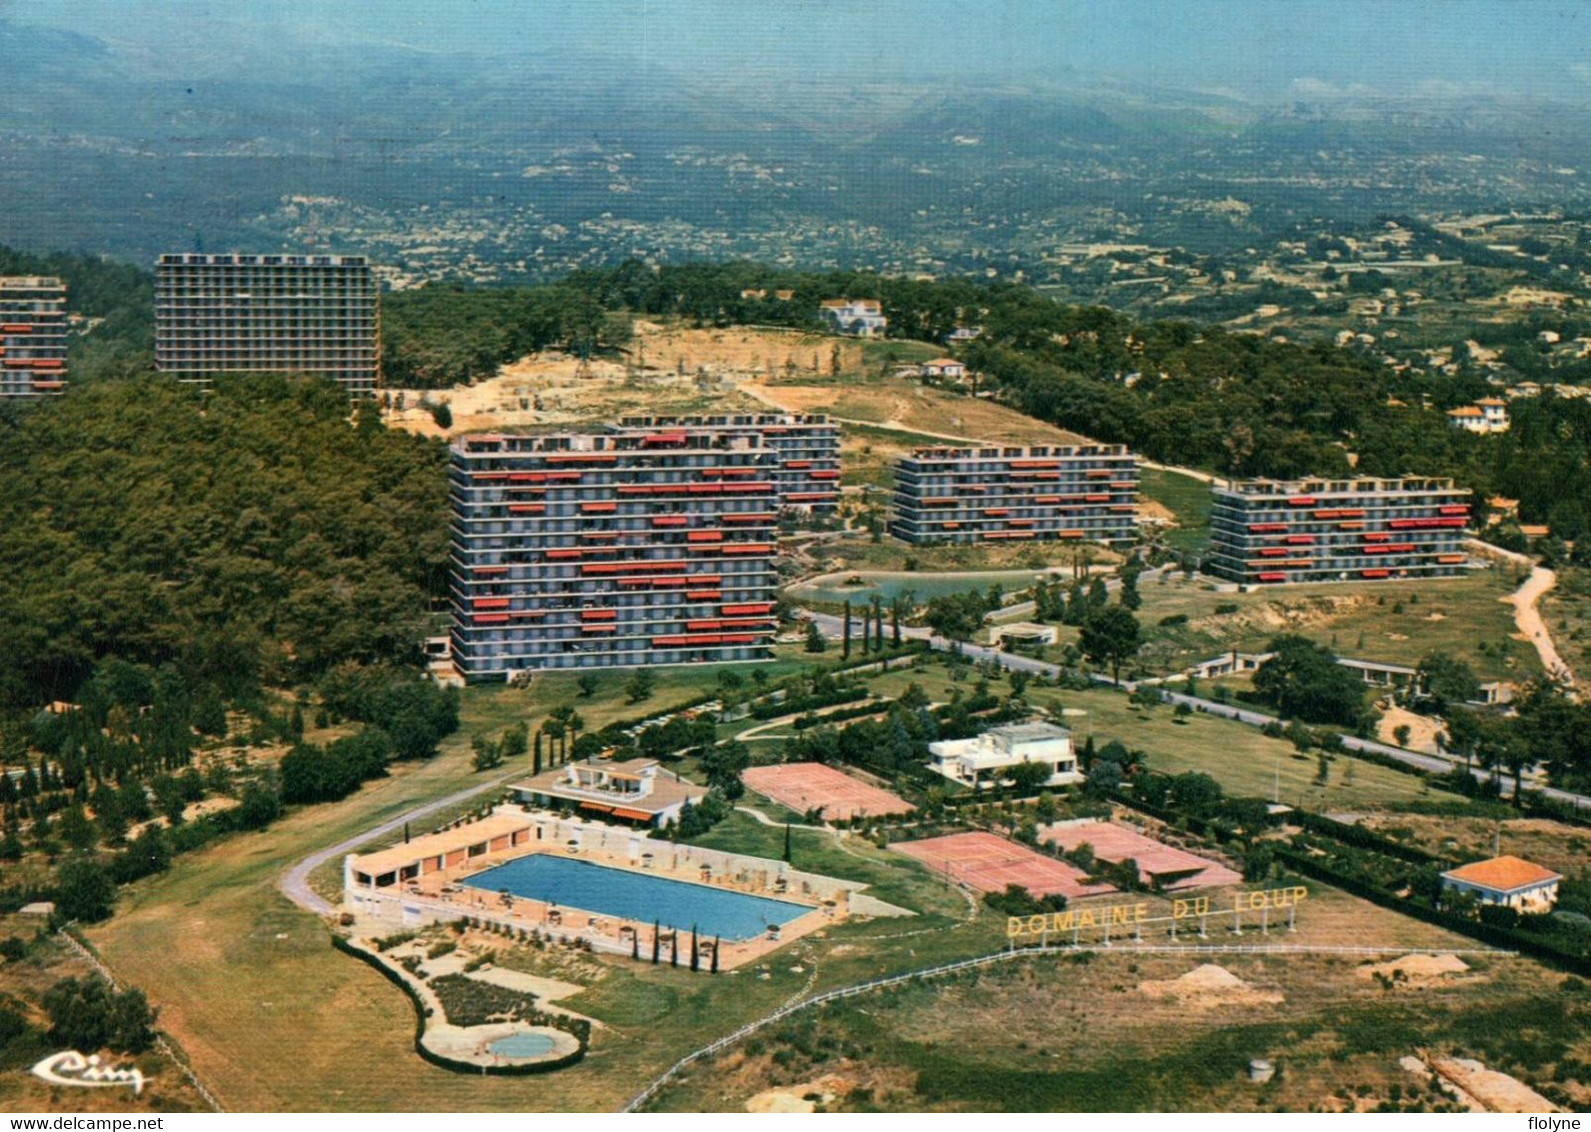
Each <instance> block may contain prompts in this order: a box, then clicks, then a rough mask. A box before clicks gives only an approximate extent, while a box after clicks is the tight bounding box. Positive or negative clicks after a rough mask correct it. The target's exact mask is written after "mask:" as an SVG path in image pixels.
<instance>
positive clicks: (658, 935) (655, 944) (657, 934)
mask: <svg viewBox="0 0 1591 1132" xmlns="http://www.w3.org/2000/svg"><path fill="white" fill-rule="evenodd" d="M660 928H661V925H660V924H659V923H658V922H657V921H656V920H653V921H652V966H654V967H656V966H657V959H658V948H659V947H660V946H662V943H661V941H662V932H661V930H660Z"/></svg>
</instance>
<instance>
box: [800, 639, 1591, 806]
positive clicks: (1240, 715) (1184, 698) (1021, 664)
mask: <svg viewBox="0 0 1591 1132" xmlns="http://www.w3.org/2000/svg"><path fill="white" fill-rule="evenodd" d="M808 615H809V616H810V617H811V618H812V619H813V620H814V621H816V622H817V623H818V628H819V629H821V630H822V631H823V632H824V633H825V634H826V635H828V636H830V637H836V636H838V635H839V634H840V633H841V632H842V631H843V625H842V624H841V622H842V619H841V618H839V617H835V616H833V615H832V614H826V613H814V612H811V611H808ZM861 624H862V623H861V621H860V619H854V618H853V633H855V634H857V635H859V634H860V631H861ZM901 632H902V634H903V635H904V636H907V637H910V638H912V639H913V640H926V641H927V642H928V643H929V646H930V647H931V648H934V649H936V650H939V651H941V652H949V651H951V650H952V649H954V648H958V647H959V649H960V650H961V655H963V656H965V657H967V658H968V659H970V660H975V661H989V660H993V661H995V662H997V663H999V664H1001V665H1004V666H1005V667H1006V668H1010V669H1015V670H1017V671H1019V672H1031V673H1033V674H1035V675H1041V676H1050V677H1054V676H1058V675H1060V672H1061V669H1060V666H1059V665H1054V664H1050V663H1048V662H1047V661H1042V660H1035V659H1034V658H1032V657H1027V656H1017V655H1014V654H1012V653H1004V652H998V651H996V650H994V649H989V648H984V647H983V646H982V645H973V644H967V643H961V644H960V645H957V644H956V643H955V642H953V641H950V640H948V639H946V638H944V637H938V636H934V635H933V633H932V631H931V630H929V629H926V628H921V627H917V626H902V627H901ZM1091 679H1093V681H1094V682H1095V683H1096V684H1105V685H1110V684H1111V679H1110V677H1108V676H1106V675H1104V674H1102V673H1094V674H1092V676H1091ZM1121 687H1122V689H1123V690H1125V691H1129V692H1131V691H1134V690H1135V689H1136V688H1137V685H1136V684H1134V683H1133V682H1132V681H1129V680H1123V681H1122V683H1121ZM1161 691H1162V692H1163V693H1164V695H1165V698H1166V700H1167V702H1169V703H1171V704H1187V705H1188V706H1189V707H1191V708H1193V709H1194V710H1195V711H1198V712H1204V713H1207V714H1209V715H1220V716H1225V717H1226V718H1227V719H1234V720H1237V721H1238V722H1240V723H1247V724H1249V725H1250V726H1251V727H1264V726H1265V725H1266V724H1267V723H1281V722H1282V720H1280V719H1279V718H1277V717H1276V716H1274V715H1267V714H1265V713H1264V712H1259V711H1254V710H1253V709H1251V708H1245V707H1236V706H1234V705H1232V704H1220V703H1216V702H1215V701H1214V700H1206V699H1203V698H1201V697H1198V696H1189V695H1185V694H1183V693H1181V692H1172V691H1169V690H1167V689H1164V688H1162V689H1161ZM1342 745H1343V746H1344V747H1346V748H1347V749H1348V750H1350V751H1359V752H1362V753H1370V754H1376V755H1385V756H1386V757H1388V758H1392V759H1396V760H1397V761H1398V762H1401V763H1403V764H1404V765H1406V766H1411V767H1417V768H1418V769H1420V770H1428V771H1434V772H1436V773H1438V774H1444V773H1446V772H1447V771H1450V770H1453V769H1455V768H1457V767H1461V766H1463V763H1462V762H1461V761H1458V760H1455V759H1447V758H1442V757H1440V756H1437V755H1426V754H1420V753H1419V752H1417V751H1406V750H1404V749H1403V748H1402V747H1394V746H1391V745H1390V744H1387V743H1379V742H1377V741H1376V740H1374V739H1359V738H1356V737H1354V736H1351V735H1345V736H1343V740H1342ZM1470 774H1472V775H1473V776H1474V777H1475V779H1476V781H1478V782H1486V781H1488V780H1490V779H1491V778H1492V777H1494V776H1493V775H1492V774H1491V773H1490V772H1488V771H1485V770H1483V769H1481V768H1480V767H1471V768H1470ZM1496 777H1497V780H1498V785H1499V787H1500V788H1501V790H1502V792H1503V793H1504V794H1512V793H1513V782H1512V780H1510V779H1509V778H1507V777H1506V776H1502V775H1498V776H1496ZM1538 790H1539V792H1540V793H1541V795H1542V796H1543V797H1546V798H1551V799H1553V800H1554V801H1557V802H1563V803H1564V804H1566V805H1570V806H1574V807H1575V808H1576V809H1579V808H1581V807H1585V808H1588V809H1591V797H1588V796H1586V795H1584V794H1575V793H1572V792H1570V791H1567V790H1559V789H1556V788H1555V787H1550V786H1543V787H1538Z"/></svg>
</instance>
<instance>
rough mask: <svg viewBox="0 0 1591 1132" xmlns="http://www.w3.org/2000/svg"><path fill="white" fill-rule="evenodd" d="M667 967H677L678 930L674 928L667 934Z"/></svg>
mask: <svg viewBox="0 0 1591 1132" xmlns="http://www.w3.org/2000/svg"><path fill="white" fill-rule="evenodd" d="M668 965H669V966H670V967H678V966H679V929H678V928H675V929H674V930H673V931H671V932H669V933H668Z"/></svg>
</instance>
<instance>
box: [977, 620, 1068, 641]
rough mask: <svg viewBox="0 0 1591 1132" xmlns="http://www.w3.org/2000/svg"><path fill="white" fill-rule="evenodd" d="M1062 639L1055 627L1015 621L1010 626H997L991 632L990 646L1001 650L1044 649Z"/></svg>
mask: <svg viewBox="0 0 1591 1132" xmlns="http://www.w3.org/2000/svg"><path fill="white" fill-rule="evenodd" d="M1060 639H1061V631H1060V630H1059V629H1057V628H1056V627H1055V626H1054V625H1038V624H1035V623H1034V622H1032V621H1013V622H1011V623H1010V624H1009V625H996V626H994V628H992V629H990V630H989V644H990V646H991V647H993V648H999V647H1000V646H1001V644H1002V642H1003V643H1004V645H1005V647H1006V648H1024V647H1025V648H1042V647H1044V646H1046V645H1053V644H1055V643H1056V642H1057V641H1059V640H1060Z"/></svg>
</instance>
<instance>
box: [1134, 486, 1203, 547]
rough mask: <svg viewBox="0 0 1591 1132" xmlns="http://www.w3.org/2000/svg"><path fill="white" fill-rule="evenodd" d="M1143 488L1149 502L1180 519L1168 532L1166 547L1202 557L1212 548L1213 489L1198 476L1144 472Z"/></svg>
mask: <svg viewBox="0 0 1591 1132" xmlns="http://www.w3.org/2000/svg"><path fill="white" fill-rule="evenodd" d="M1139 486H1140V489H1141V491H1142V493H1143V496H1144V498H1145V499H1149V500H1153V501H1154V502H1156V503H1158V504H1160V505H1161V506H1162V507H1165V508H1166V509H1167V510H1169V511H1170V512H1171V513H1172V514H1173V515H1175V516H1176V524H1177V525H1176V526H1175V527H1173V528H1171V529H1170V530H1169V531H1167V532H1166V536H1165V542H1166V545H1167V546H1169V547H1171V548H1172V549H1173V550H1178V551H1187V552H1189V553H1192V554H1202V553H1203V552H1204V550H1205V548H1206V547H1208V546H1209V545H1210V485H1209V484H1207V483H1205V482H1204V481H1203V480H1201V479H1198V478H1196V477H1194V476H1187V475H1182V474H1180V473H1178V472H1171V471H1166V470H1164V469H1162V468H1142V469H1141V470H1140V472H1139Z"/></svg>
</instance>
